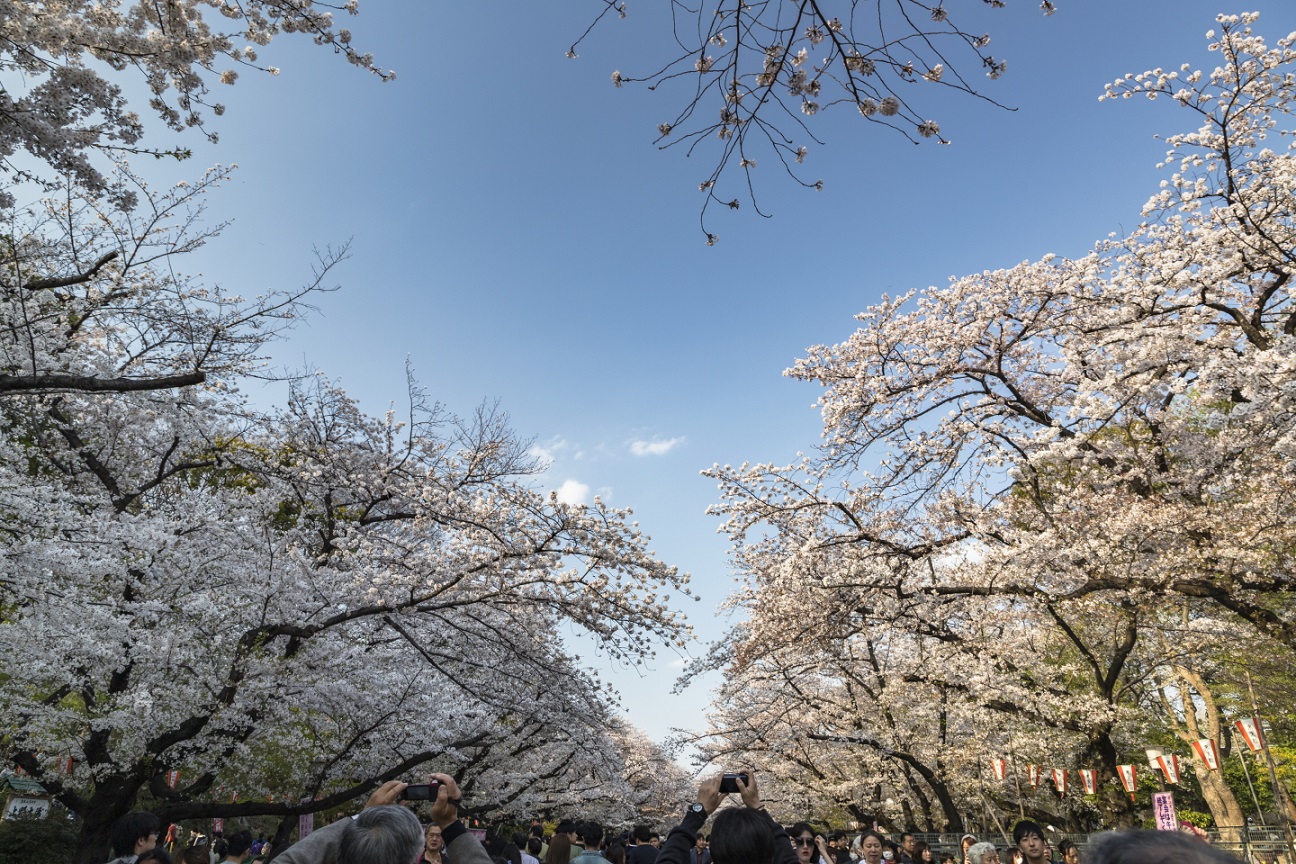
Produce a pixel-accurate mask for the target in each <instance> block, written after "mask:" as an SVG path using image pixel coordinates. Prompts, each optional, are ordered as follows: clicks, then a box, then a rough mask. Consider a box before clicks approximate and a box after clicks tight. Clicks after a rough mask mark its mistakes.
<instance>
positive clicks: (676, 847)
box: [655, 777, 720, 864]
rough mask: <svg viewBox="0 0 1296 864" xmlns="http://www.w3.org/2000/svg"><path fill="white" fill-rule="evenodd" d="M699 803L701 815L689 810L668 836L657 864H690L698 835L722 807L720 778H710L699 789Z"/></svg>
mask: <svg viewBox="0 0 1296 864" xmlns="http://www.w3.org/2000/svg"><path fill="white" fill-rule="evenodd" d="M697 803H699V804H701V805H702V811H701V812H700V813H699V812H697V811H696V810H695V809H694V808H689V810H687V811H686V812H685V813H684V818H683V819H682V820H681V821H680V824H678V825H676V826H675V827H674V828H672V829H671V832H670V834H668V835H666V842H665V843H663V844H662V848H661V850H660V851H659V852H658V853H657V861H656V862H655V864H690V861H689V852H690V851H691V850H692V849H693V848H695V847H696V846H697V834H698V832H699V831H701V830H702V826H703V825H705V824H706V820H707V817H708V816H710V815H711V814H712V813H714V812H715V809H716V808H717V807H719V806H720V778H719V777H709V778H707V779H706V780H703V781H702V785H701V786H699V787H698V797H697Z"/></svg>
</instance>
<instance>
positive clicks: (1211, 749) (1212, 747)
mask: <svg viewBox="0 0 1296 864" xmlns="http://www.w3.org/2000/svg"><path fill="white" fill-rule="evenodd" d="M1192 746H1193V750H1195V751H1196V752H1197V758H1198V759H1200V760H1201V761H1202V764H1204V765H1205V766H1206V770H1207V771H1218V770H1219V767H1220V758H1219V747H1218V746H1217V745H1216V744H1215V739H1213V738H1202V739H1201V740H1199V741H1194V742H1193V745H1192Z"/></svg>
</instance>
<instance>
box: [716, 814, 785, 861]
mask: <svg viewBox="0 0 1296 864" xmlns="http://www.w3.org/2000/svg"><path fill="white" fill-rule="evenodd" d="M792 836H796V835H792ZM710 842H711V860H712V861H713V862H714V864H771V862H772V861H773V860H774V853H775V851H776V847H775V845H774V828H773V826H772V825H771V824H770V821H769V817H768V816H766V815H765V814H764V813H763V812H761V811H760V810H752V809H750V808H748V807H729V808H726V809H724V810H721V811H720V812H719V813H717V814H716V816H715V821H714V822H713V823H712V825H711V840H710Z"/></svg>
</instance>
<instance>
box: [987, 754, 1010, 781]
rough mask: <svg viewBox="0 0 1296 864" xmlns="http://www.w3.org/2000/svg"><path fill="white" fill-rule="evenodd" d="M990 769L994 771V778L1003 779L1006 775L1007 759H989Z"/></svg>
mask: <svg viewBox="0 0 1296 864" xmlns="http://www.w3.org/2000/svg"><path fill="white" fill-rule="evenodd" d="M990 769H991V770H992V771H994V777H995V779H996V780H1003V779H1004V778H1005V777H1007V776H1008V760H1006V759H991V760H990Z"/></svg>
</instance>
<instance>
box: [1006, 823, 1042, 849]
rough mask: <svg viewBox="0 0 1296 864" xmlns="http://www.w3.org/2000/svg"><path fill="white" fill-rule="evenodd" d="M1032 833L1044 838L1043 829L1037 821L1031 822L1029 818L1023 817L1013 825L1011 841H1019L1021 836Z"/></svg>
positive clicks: (1024, 836)
mask: <svg viewBox="0 0 1296 864" xmlns="http://www.w3.org/2000/svg"><path fill="white" fill-rule="evenodd" d="M1032 834H1034V835H1035V836H1036V837H1038V838H1040V839H1041V840H1043V839H1044V829H1043V828H1041V827H1040V824H1039V823H1038V822H1032V821H1031V820H1029V819H1023V820H1021V821H1020V822H1018V823H1017V824H1016V825H1014V826H1013V843H1021V841H1022V839H1023V838H1026V837H1029V836H1031V835H1032Z"/></svg>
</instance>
